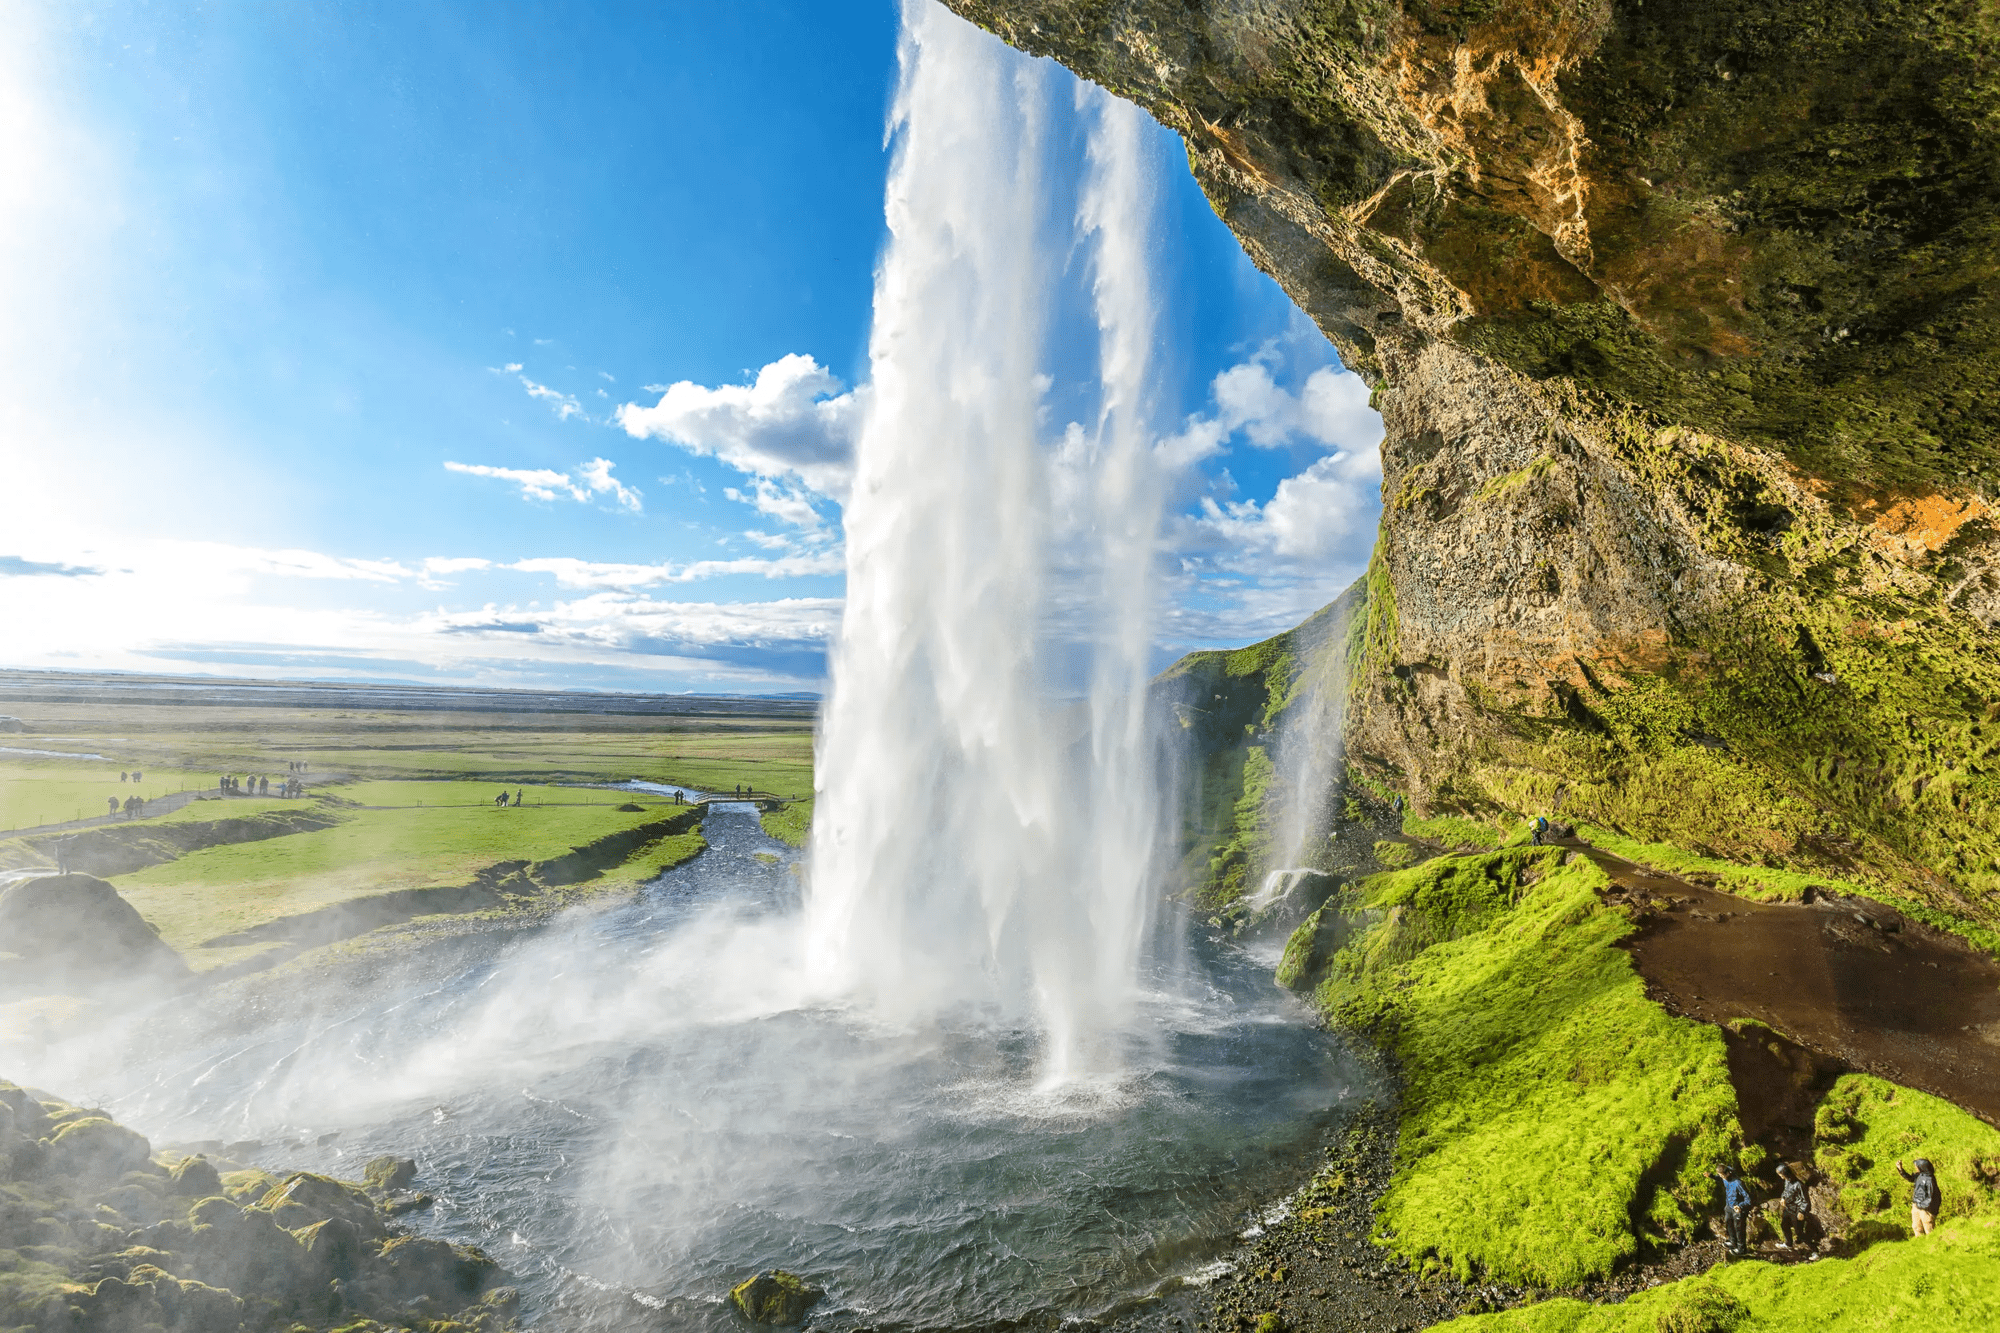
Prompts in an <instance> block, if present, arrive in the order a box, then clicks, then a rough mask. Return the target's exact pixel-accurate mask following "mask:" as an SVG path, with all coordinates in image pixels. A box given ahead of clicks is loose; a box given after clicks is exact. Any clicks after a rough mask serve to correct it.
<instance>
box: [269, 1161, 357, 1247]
mask: <svg viewBox="0 0 2000 1333" xmlns="http://www.w3.org/2000/svg"><path fill="white" fill-rule="evenodd" d="M253 1207H255V1208H257V1209H258V1210H259V1211H262V1212H266V1213H269V1214H270V1215H271V1217H272V1219H273V1220H274V1221H276V1222H277V1224H278V1225H279V1226H281V1227H283V1228H284V1229H285V1230H287V1231H299V1230H302V1229H304V1228H306V1227H309V1226H312V1225H313V1224H314V1223H316V1222H324V1221H326V1220H327V1219H329V1218H335V1217H337V1218H341V1219H343V1220H344V1221H346V1222H348V1223H350V1224H351V1225H353V1226H354V1227H356V1228H357V1229H358V1230H359V1231H360V1232H361V1234H363V1235H365V1236H368V1237H369V1238H370V1239H374V1240H379V1239H380V1238H382V1237H383V1236H386V1235H387V1234H388V1233H389V1228H388V1226H387V1225H386V1224H385V1223H384V1222H383V1220H382V1216H381V1214H379V1213H377V1212H376V1211H375V1204H374V1201H373V1200H371V1199H370V1198H369V1197H368V1195H367V1194H366V1193H364V1192H363V1191H361V1190H359V1189H356V1188H355V1187H354V1186H352V1185H349V1184H347V1183H346V1182H344V1181H339V1180H335V1179H333V1178H332V1177H331V1176H320V1175H314V1174H312V1173H311V1172H309V1171H300V1172H297V1173H295V1174H293V1175H290V1176H287V1177H285V1180H284V1183H283V1184H281V1185H279V1186H278V1187H277V1188H276V1189H274V1190H272V1191H270V1192H269V1193H267V1194H266V1195H265V1196H264V1197H263V1198H262V1199H259V1200H258V1201H257V1202H256V1204H254V1205H253Z"/></svg>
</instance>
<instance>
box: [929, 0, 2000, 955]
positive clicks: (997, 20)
mask: <svg viewBox="0 0 2000 1333" xmlns="http://www.w3.org/2000/svg"><path fill="white" fill-rule="evenodd" d="M947 3H949V4H950V5H951V7H952V8H954V9H956V10H958V11H959V12H960V13H963V14H965V15H966V16H967V17H969V18H971V19H973V20H974V21H976V22H979V23H981V24H983V25H984V26H986V27H988V28H990V29H991V30H993V31H995V32H996V33H998V34H999V35H1000V36H1002V37H1003V38H1005V39H1006V40H1008V41H1010V42H1012V43H1014V44H1015V45H1017V46H1020V47H1022V48H1023V49H1026V50H1028V51H1031V52H1034V53H1036V54H1041V55H1048V56H1052V57H1054V58H1056V59H1058V60H1060V61H1062V62H1063V63H1064V64H1066V65H1068V66H1069V67H1071V68H1072V69H1074V70H1075V71H1076V72H1077V73H1079V74H1081V75H1083V76H1084V77H1086V78H1089V79H1092V80H1095V81H1097V82H1099V83H1101V84H1104V85H1105V86H1106V87H1108V88H1110V89H1112V90H1113V91H1115V92H1117V93H1119V94H1120V95H1123V96H1126V97H1129V98H1131V99H1133V100H1135V101H1137V102H1139V103H1141V104H1142V105H1144V106H1145V107H1146V108H1147V109H1148V110H1149V111H1151V112H1152V114H1153V115H1155V116H1156V117H1157V118H1158V119H1159V120H1161V121H1162V122H1163V123H1165V124H1167V125H1169V126H1171V127H1173V128H1174V129H1176V130H1178V131H1179V132H1180V133H1181V134H1182V136H1183V138H1184V139H1185V140H1186V142H1187V145H1188V157H1189V162H1190V165H1191V166H1192V168H1193V170H1194V173H1195V175H1196V178H1197V179H1198V180H1199V181H1200V182H1201V184H1202V186H1203V188H1204V189H1205V190H1206V191H1207V192H1208V195H1209V197H1210V199H1211V200H1212V201H1213V202H1214V205H1215V207H1216V210H1217V212H1218V213H1219V214H1220V216H1221V217H1222V218H1223V219H1224V220H1225V221H1226V222H1227V223H1228V224H1229V225H1230V227H1231V228H1232V229H1234V231H1235V232H1236V234H1237V235H1238V237H1239V238H1241V240H1242V242H1243V244H1244V247H1245V249H1246V251H1247V252H1248V253H1249V254H1250V256H1251V257H1252V258H1253V259H1254V260H1255V261H1256V262H1257V263H1258V264H1259V265H1260V266H1261V267H1263V268H1264V269H1265V270H1266V271H1268V272H1270V273H1271V274H1272V275H1273V276H1274V277H1275V278H1276V279H1277V280H1278V281H1279V282H1280V283H1281V284H1282V285H1283V286H1284V287H1285V289H1286V290H1287V291H1288V292H1289V293H1290V294H1291V295H1292V296H1293V298H1294V299H1295V300H1296V301H1297V302H1298V303H1299V305H1300V307H1301V308H1302V309H1304V310H1305V311H1306V312H1307V313H1309V314H1310V315H1311V316H1312V317H1313V318H1314V320H1315V321H1316V322H1317V323H1318V324H1319V326H1320V327H1321V328H1322V329H1323V330H1325V332H1326V333H1327V334H1328V336H1329V337H1330V338H1332V339H1333V341H1334V343H1335V344H1336V346H1337V347H1338V348H1339V349H1340V351H1341V354H1342V356H1343V358H1344V359H1345V360H1346V361H1347V363H1348V365H1349V366H1350V367H1351V368H1353V369H1354V370H1356V371H1357V372H1359V373H1360V374H1362V375H1363V376H1365V377H1366V378H1367V379H1368V380H1369V382H1370V383H1371V384H1372V385H1374V386H1375V389H1376V403H1377V406H1378V407H1379V408H1380V410H1381V411H1382V414H1383V418H1384V421H1385V424H1386V426H1387V438H1386V440H1385V442H1384V445H1383V457H1384V465H1385V466H1384V503H1385V512H1384V519H1383V527H1382V534H1381V542H1380V546H1379V548H1378V553H1377V558H1376V564H1375V566H1374V568H1373V569H1372V570H1371V572H1370V575H1369V577H1368V579H1366V580H1365V581H1364V584H1363V585H1362V586H1361V587H1360V588H1359V589H1358V590H1357V594H1356V596H1357V597H1359V598H1361V599H1363V604H1361V605H1359V606H1357V607H1356V608H1355V609H1354V614H1352V615H1351V616H1346V617H1343V618H1344V619H1346V620H1347V621H1348V623H1349V624H1350V625H1351V627H1352V631H1351V633H1350V634H1349V635H1348V638H1347V640H1346V642H1345V652H1344V653H1343V657H1344V659H1345V660H1346V661H1347V662H1348V663H1349V665H1350V677H1349V679H1348V682H1347V690H1348V697H1347V701H1346V707H1345V710H1344V717H1345V723H1344V725H1345V728H1346V740H1347V745H1348V755H1349V758H1350V760H1351V761H1353V763H1354V764H1355V765H1356V766H1357V767H1358V768H1359V769H1360V770H1361V771H1362V773H1363V774H1365V775H1366V776H1368V777H1369V778H1370V780H1371V781H1372V782H1373V783H1375V784H1377V785H1378V786H1379V787H1384V788H1389V787H1392V788H1395V789H1396V790H1400V791H1403V792H1405V793H1407V795H1408V796H1409V798H1410V801H1411V804H1412V806H1413V807H1414V808H1415V809H1416V810H1417V811H1418V812H1419V813H1424V814H1432V813H1455V814H1465V815H1470V816H1474V817H1487V818H1496V817H1499V816H1500V815H1502V814H1503V813H1505V812H1513V813H1527V812H1533V811H1539V810H1546V809H1552V808H1553V809H1560V810H1561V811H1562V812H1563V813H1564V815H1565V816H1566V817H1570V818H1578V819H1584V820H1588V821H1592V822H1596V823H1600V824H1606V825H1610V826H1614V827H1617V828H1620V829H1622V830H1625V831H1627V832H1629V833H1631V834H1633V835H1635V836H1639V837H1642V838H1647V839H1653V840H1661V841H1671V842H1676V843H1679V844H1681V845H1683V846H1689V847H1693V848H1696V849H1699V850H1702V851H1707V852H1711V853H1717V854H1721V855H1726V856H1730V857H1735V858H1738V859H1744V860H1752V861H1765V862H1768V863H1771V864H1786V865H1792V866H1796V867H1800V868H1806V869H1813V870H1820V871H1824V872H1826V873H1830V874H1844V875H1849V876H1856V877H1861V878H1872V879H1875V880H1876V881H1878V882H1880V883H1883V884H1885V885H1889V886H1893V887H1895V888H1897V889H1900V890H1902V891H1904V892H1907V893H1911V894H1914V895H1916V896H1917V897H1919V898H1921V899H1923V900H1924V901H1925V902H1927V903H1928V904H1930V905H1931V906H1933V907H1935V908H1939V909H1943V910H1946V911H1949V912H1952V913H1954V914H1957V915H1959V916H1963V917H1972V918H1976V919H1981V920H1984V921H1986V922H1988V923H1992V922H1995V921H2000V813H1997V812H1996V806H2000V800H1997V799H1996V798H2000V774H1996V772H1995V769H1996V767H2000V652H1996V641H2000V532H1996V518H1995V509H1996V499H1995V497H1996V494H2000V492H1996V489H1995V487H1996V481H2000V475H1996V469H2000V430H1997V429H1996V428H2000V395H1997V394H1996V389H2000V284H1996V267H2000V133H1996V131H2000V14H1996V11H1994V10H1993V9H1992V8H1991V7H1990V6H1986V5H1982V4H1980V3H1977V0H1962V2H1961V3H1921V2H1917V0H1911V2H1908V3H1897V2H1896V0H1872V2H1870V3H1862V2H1860V0H947Z"/></svg>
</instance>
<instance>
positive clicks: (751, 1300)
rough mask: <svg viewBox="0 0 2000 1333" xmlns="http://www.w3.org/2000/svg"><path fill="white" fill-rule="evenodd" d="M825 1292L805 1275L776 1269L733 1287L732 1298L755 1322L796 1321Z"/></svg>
mask: <svg viewBox="0 0 2000 1333" xmlns="http://www.w3.org/2000/svg"><path fill="white" fill-rule="evenodd" d="M823 1295H825V1293H824V1292H822V1291H821V1290H820V1289H819V1288H817V1287H815V1286H813V1285H812V1284H811V1283H809V1282H807V1281H806V1280H805V1279H804V1278H802V1277H799V1276H797V1275H796V1274H792V1273H787V1272H785V1271H784V1270H783V1269H782V1268H774V1269H772V1270H771V1271H770V1272H768V1273H759V1274H758V1275H757V1276H756V1277H753V1278H751V1279H750V1280H749V1281H748V1282H744V1283H741V1284H739V1285H738V1286H736V1287H735V1288H733V1289H732V1290H731V1291H730V1293H729V1300H730V1303H731V1304H732V1305H734V1306H735V1307H736V1308H737V1309H738V1310H740V1311H742V1312H743V1317H744V1318H746V1319H748V1320H749V1321H750V1322H751V1323H753V1324H796V1323H798V1322H799V1321H800V1320H802V1319H804V1318H805V1317H806V1311H808V1310H810V1309H812V1308H813V1306H815V1305H817V1304H818V1303H819V1300H820V1297H821V1296H823Z"/></svg>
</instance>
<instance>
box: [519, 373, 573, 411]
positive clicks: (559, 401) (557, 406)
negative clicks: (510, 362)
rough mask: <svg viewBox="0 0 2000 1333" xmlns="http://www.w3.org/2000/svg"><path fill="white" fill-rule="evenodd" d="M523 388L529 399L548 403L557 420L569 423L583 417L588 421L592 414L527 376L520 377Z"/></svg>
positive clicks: (566, 397) (560, 393)
mask: <svg viewBox="0 0 2000 1333" xmlns="http://www.w3.org/2000/svg"><path fill="white" fill-rule="evenodd" d="M520 380H521V387H522V388H524V389H526V390H527V391H528V397H530V398H534V399H537V400H538V401H540V402H544V403H547V404H548V405H549V407H550V409H551V410H552V411H554V412H555V414H556V420H558V421H568V420H569V419H570V418H571V417H582V418H583V419H584V420H586V421H588V420H589V419H590V414H589V413H588V412H585V411H584V410H583V404H582V403H579V402H578V401H577V400H576V399H574V398H572V397H571V396H570V395H568V394H566V393H562V392H560V391H559V390H556V389H551V388H550V387H549V386H548V385H546V384H537V383H535V382H534V381H533V380H531V379H529V378H528V377H527V376H526V375H523V376H521V377H520Z"/></svg>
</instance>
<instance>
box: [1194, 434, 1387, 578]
mask: <svg viewBox="0 0 2000 1333" xmlns="http://www.w3.org/2000/svg"><path fill="white" fill-rule="evenodd" d="M1381 479H1382V455H1381V452H1380V451H1379V450H1376V449H1370V450H1364V451H1352V452H1351V451H1348V450H1342V451H1341V452H1339V453H1335V454H1328V455H1326V456H1325V457H1324V458H1320V459H1317V460H1315V461H1314V462H1313V464H1312V465H1311V466H1310V467H1308V468H1306V470H1305V471H1303V472H1300V473H1297V474H1295V475H1293V476H1290V477H1286V478H1285V479H1284V480H1283V481H1281V482H1279V483H1278V489H1277V491H1276V493H1275V494H1273V495H1272V496H1271V498H1270V499H1269V500H1267V501H1265V502H1264V503H1263V504H1261V505H1259V504H1258V503H1257V502H1256V501H1254V500H1243V501H1233V502H1232V501H1224V502H1221V503H1218V502H1217V501H1216V500H1214V499H1212V498H1204V499H1203V500H1202V513H1201V516H1200V517H1199V518H1198V519H1196V520H1195V522H1196V523H1197V525H1199V526H1202V527H1206V528H1208V529H1209V530H1211V531H1212V532H1214V533H1215V534H1216V535H1217V536H1219V537H1221V538H1222V539H1223V540H1224V541H1226V542H1228V543H1229V544H1230V545H1232V546H1234V547H1237V548H1238V549H1239V550H1241V551H1245V552H1258V553H1269V554H1270V555H1273V556H1277V557H1279V558H1281V559H1285V560H1291V561H1299V562H1312V561H1323V560H1327V559H1330V558H1332V557H1334V556H1336V555H1339V554H1344V553H1345V552H1346V550H1347V548H1348V547H1349V546H1351V545H1352V544H1353V541H1354V539H1355V538H1356V537H1357V536H1370V535H1372V534H1373V532H1374V528H1375V519H1376V516H1377V510H1378V506H1379V496H1380V486H1381Z"/></svg>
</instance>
